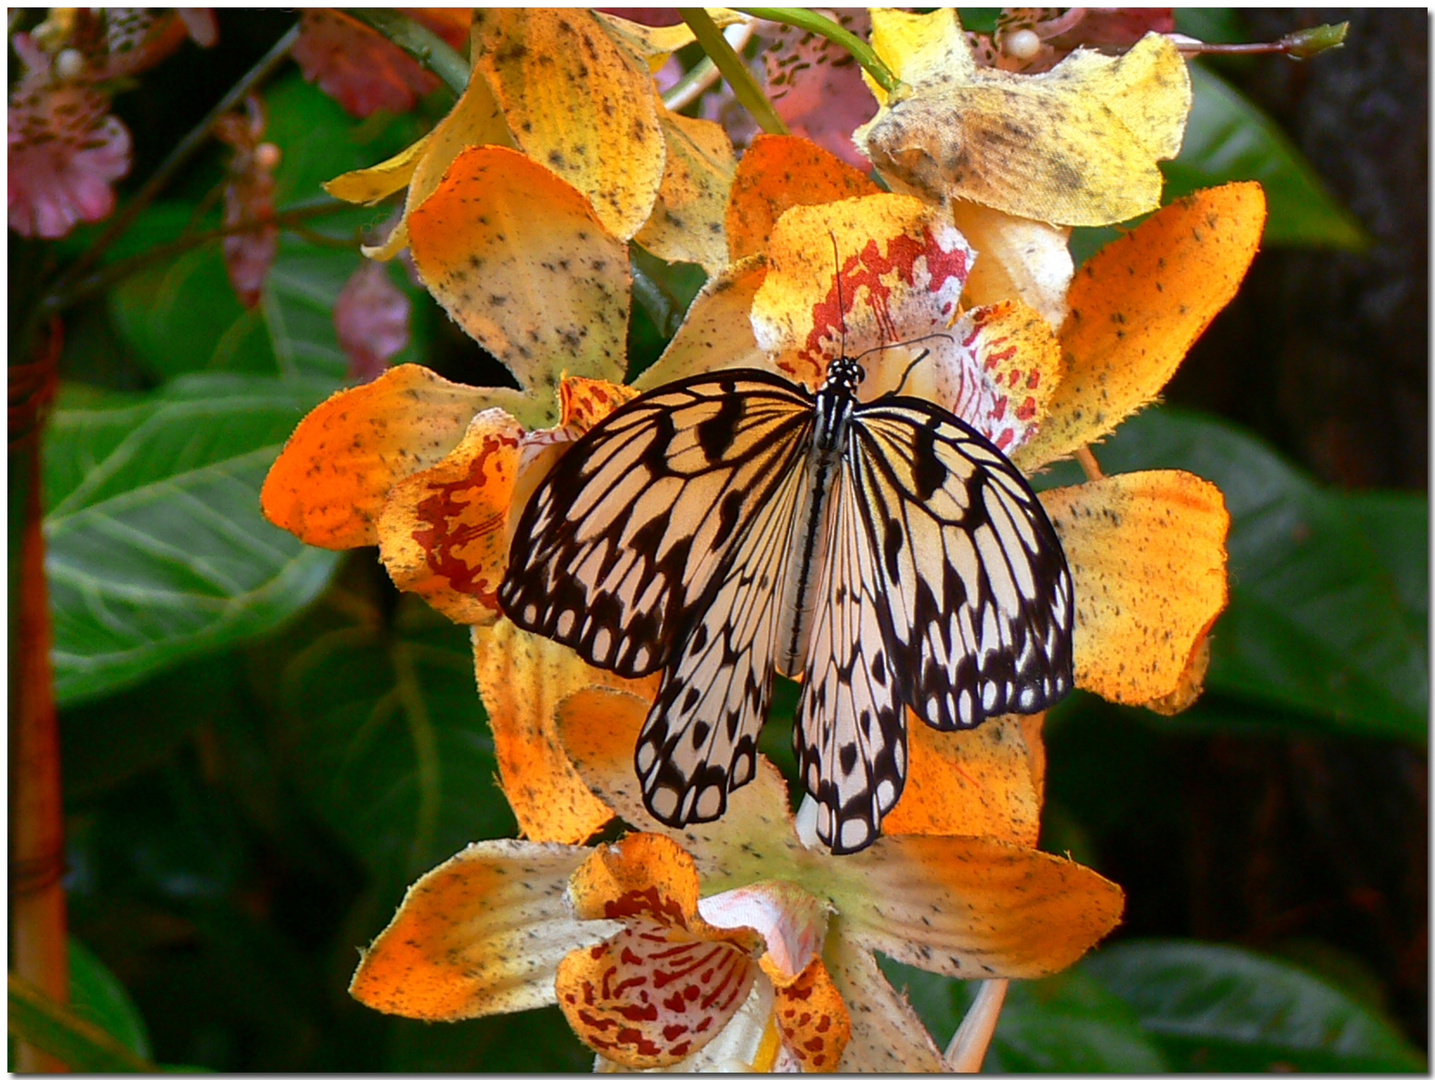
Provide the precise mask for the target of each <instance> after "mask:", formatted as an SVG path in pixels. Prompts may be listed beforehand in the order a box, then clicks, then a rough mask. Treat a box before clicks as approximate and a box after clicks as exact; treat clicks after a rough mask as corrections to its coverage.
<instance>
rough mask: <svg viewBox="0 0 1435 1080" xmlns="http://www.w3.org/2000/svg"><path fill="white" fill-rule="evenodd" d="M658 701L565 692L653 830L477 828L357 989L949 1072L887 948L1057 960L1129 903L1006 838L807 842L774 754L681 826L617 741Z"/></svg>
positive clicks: (994, 961) (462, 1011) (590, 750)
mask: <svg viewBox="0 0 1435 1080" xmlns="http://www.w3.org/2000/svg"><path fill="white" fill-rule="evenodd" d="M647 707H648V706H647V701H646V700H645V699H644V698H643V697H642V696H638V695H634V694H630V693H626V692H623V691H614V690H603V689H597V688H589V689H586V690H582V691H579V692H578V693H576V694H573V695H571V696H570V697H568V698H567V699H566V700H565V701H564V702H563V703H562V705H561V707H560V710H559V712H560V725H561V728H562V731H563V733H564V736H565V738H566V739H567V740H568V742H569V745H570V747H571V748H572V750H573V754H574V757H575V759H576V761H577V762H578V767H579V768H580V769H581V770H582V775H583V778H584V780H585V781H586V782H587V783H588V784H590V785H591V786H592V788H593V790H594V791H596V792H598V793H599V794H600V795H601V797H602V798H603V799H604V800H605V801H606V802H607V803H609V804H610V805H613V806H615V807H617V808H618V809H619V811H620V813H621V814H622V816H623V817H624V819H625V820H628V821H630V822H632V823H633V824H634V825H636V826H637V827H639V828H640V829H643V830H645V831H642V832H638V833H636V834H633V835H630V836H628V837H626V838H624V839H623V840H621V841H619V842H618V843H616V844H613V845H610V846H605V847H600V848H598V849H588V848H582V847H570V846H567V845H562V844H551V843H550V844H537V843H524V842H520V841H489V842H486V843H482V844H475V845H472V846H470V847H469V848H467V849H466V850H465V851H463V852H461V853H459V854H458V855H456V856H455V857H454V858H452V859H450V860H449V861H448V862H446V863H444V864H443V865H442V866H440V867H438V868H436V869H435V870H433V871H431V872H430V873H429V874H427V875H425V876H424V877H423V878H421V879H420V880H419V881H418V882H417V883H416V884H415V885H414V886H413V887H412V888H411V889H410V890H409V893H408V895H407V897H406V898H405V900H404V904H403V906H402V907H401V908H400V909H399V912H398V913H397V914H396V915H395V917H394V920H393V921H392V922H391V923H390V925H389V927H388V928H387V929H386V930H385V931H384V932H383V933H382V934H380V935H379V937H378V938H377V939H376V940H375V942H374V944H373V945H372V946H371V947H370V949H369V950H367V951H366V953H365V955H364V959H363V962H362V963H361V964H360V966H359V969H358V971H357V972H356V973H355V976H354V980H353V983H352V984H351V987H350V991H351V993H353V994H354V996H355V997H356V998H358V999H359V1000H360V1001H362V1002H364V1003H365V1004H367V1005H370V1006H372V1007H374V1008H378V1009H381V1010H383V1011H386V1012H394V1013H398V1014H400V1015H404V1016H414V1017H420V1018H423V1019H429V1020H439V1019H444V1020H456V1019H463V1018H467V1017H473V1016H481V1015H486V1014H490V1013H495V1012H508V1011H513V1010H516V1009H524V1008H534V1007H538V1006H541V1005H544V1004H550V1003H553V1002H554V1001H556V1002H557V1003H558V1004H559V1005H560V1006H561V1007H562V1008H563V1011H564V1014H565V1015H566V1016H567V1017H568V1019H569V1021H570V1023H572V1024H573V1027H574V1030H575V1031H576V1032H577V1033H578V1034H579V1036H580V1037H582V1038H583V1039H584V1040H585V1041H587V1042H588V1044H589V1045H590V1046H592V1047H593V1048H594V1049H595V1050H596V1051H597V1052H598V1053H599V1054H600V1055H602V1057H603V1058H604V1059H606V1060H608V1061H610V1062H614V1063H617V1064H620V1065H624V1066H627V1067H630V1068H672V1067H674V1066H677V1065H679V1064H681V1065H682V1066H683V1067H684V1068H705V1067H706V1068H713V1067H719V1066H722V1065H724V1064H727V1065H732V1064H740V1065H742V1066H744V1067H747V1068H757V1069H764V1070H771V1069H774V1068H782V1067H795V1066H800V1067H802V1068H804V1069H807V1070H813V1071H816V1070H831V1069H834V1068H836V1067H839V1065H840V1067H841V1068H843V1069H855V1070H863V1071H883V1072H894V1071H933V1070H936V1069H939V1068H940V1067H941V1057H940V1054H939V1053H938V1051H937V1048H936V1047H935V1046H934V1045H933V1044H932V1042H931V1039H930V1037H929V1036H928V1035H927V1033H926V1031H925V1030H924V1029H923V1028H922V1026H921V1024H920V1022H919V1021H918V1020H917V1018H916V1016H915V1014H914V1013H913V1012H912V1010H911V1008H910V1007H909V1006H908V1005H907V1004H906V1002H905V1000H904V999H903V998H902V997H901V996H899V995H898V994H897V993H896V992H895V991H894V990H893V989H892V987H891V986H890V985H889V984H888V983H887V981H886V979H885V977H884V976H883V975H882V973H881V972H880V970H879V969H878V967H877V965H876V962H875V960H874V950H875V951H881V952H883V953H885V954H886V955H888V956H892V957H894V958H896V959H899V960H901V961H903V962H904V963H909V964H913V965H916V966H919V967H923V968H926V969H927V970H932V971H939V972H943V973H947V974H955V975H959V976H968V977H971V976H975V977H1020V978H1028V977H1037V976H1039V975H1042V974H1046V973H1049V972H1051V971H1055V970H1059V969H1060V968H1062V967H1065V966H1066V965H1068V964H1070V963H1071V962H1072V961H1074V960H1075V959H1076V958H1077V957H1078V956H1080V955H1081V953H1083V952H1084V951H1085V950H1086V949H1088V948H1090V947H1091V945H1092V944H1094V943H1095V942H1096V941H1097V940H1098V939H1099V938H1100V937H1101V936H1102V935H1104V934H1105V933H1107V932H1108V931H1109V930H1110V929H1111V927H1112V926H1113V925H1114V924H1115V922H1116V920H1117V918H1118V917H1119V914H1120V909H1121V893H1120V890H1119V889H1118V888H1116V886H1114V885H1112V884H1111V883H1110V882H1107V881H1105V880H1103V879H1102V878H1100V877H1099V876H1098V875H1096V874H1094V873H1092V872H1091V871H1089V870H1087V869H1085V868H1084V867H1081V866H1077V865H1076V864H1074V863H1072V862H1070V861H1069V860H1066V859H1062V858H1058V857H1056V856H1052V855H1047V854H1045V853H1043V852H1038V851H1036V850H1034V849H1033V848H1031V847H1029V846H1026V845H1023V844H1020V843H1016V842H1013V841H1011V840H1008V839H1002V838H998V837H996V836H988V837H946V836H917V835H909V836H887V837H883V838H881V839H879V840H878V841H876V843H874V844H873V845H872V846H871V847H870V848H868V849H867V850H865V851H862V852H860V853H858V854H856V855H851V856H844V857H834V856H832V855H830V854H829V853H828V852H826V851H825V850H823V849H820V848H819V849H812V848H809V847H807V846H805V845H804V843H803V842H802V839H801V835H802V832H803V828H804V827H803V825H802V824H801V823H794V821H793V819H792V817H791V815H790V813H789V812H788V810H787V801H786V791H785V787H784V785H783V782H782V779H781V777H780V776H779V775H778V773H777V771H776V770H775V769H774V768H773V767H772V766H771V765H770V764H769V763H768V762H767V761H766V760H762V761H760V763H759V767H758V775H757V777H756V779H755V780H754V781H753V782H752V783H751V784H749V785H748V786H747V787H744V788H742V789H741V790H740V791H738V792H735V793H734V794H733V797H732V800H731V802H730V804H729V812H728V814H727V815H726V816H725V817H724V818H723V819H722V820H720V821H716V822H712V823H710V824H707V825H702V826H695V827H692V828H689V829H686V830H683V831H681V832H679V831H677V830H671V829H666V828H664V827H663V826H662V825H660V824H659V823H657V822H655V821H653V819H652V818H650V817H649V816H648V815H647V812H646V811H645V810H644V808H643V806H642V803H641V800H640V799H639V797H638V795H637V792H636V786H635V783H634V780H633V775H632V767H631V759H630V753H629V752H626V751H623V750H619V749H618V747H619V744H622V743H626V745H628V746H631V744H632V740H633V739H634V738H636V734H637V730H638V726H639V725H640V724H641V722H642V717H643V714H644V713H645V712H646V710H647ZM608 732H612V733H613V737H609V735H608V734H607V733H608ZM948 776H949V777H950V778H952V779H951V781H950V782H951V783H959V781H957V780H956V779H955V776H956V774H955V773H954V772H949V773H948ZM809 831H810V830H809ZM808 839H809V840H810V839H811V837H810V836H809V837H808Z"/></svg>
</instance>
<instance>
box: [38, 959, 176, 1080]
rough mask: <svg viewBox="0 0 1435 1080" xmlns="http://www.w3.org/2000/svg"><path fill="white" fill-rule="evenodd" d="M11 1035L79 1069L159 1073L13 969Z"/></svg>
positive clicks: (142, 1059) (131, 1051) (123, 1045)
mask: <svg viewBox="0 0 1435 1080" xmlns="http://www.w3.org/2000/svg"><path fill="white" fill-rule="evenodd" d="M9 1015H10V1035H11V1037H12V1038H15V1039H19V1040H21V1041H22V1042H27V1043H29V1044H30V1045H32V1046H35V1047H37V1048H39V1049H40V1050H43V1051H45V1052H46V1053H47V1054H51V1055H53V1056H55V1057H57V1058H59V1059H60V1060H61V1061H64V1062H66V1063H67V1064H69V1065H70V1066H71V1067H73V1068H74V1069H75V1070H76V1071H78V1072H155V1071H156V1069H157V1066H156V1065H155V1064H154V1062H152V1061H148V1060H146V1059H145V1058H143V1057H141V1056H140V1055H138V1054H136V1053H135V1052H134V1051H133V1050H131V1049H130V1048H129V1047H128V1046H126V1045H125V1044H124V1043H122V1042H120V1041H119V1040H118V1039H116V1038H115V1037H114V1036H113V1035H111V1034H110V1033H109V1032H107V1031H105V1030H104V1029H103V1028H101V1027H99V1026H98V1025H96V1024H94V1023H91V1022H90V1021H89V1020H85V1019H82V1018H81V1017H80V1016H78V1015H76V1013H75V1012H74V1011H73V1010H71V1009H67V1008H66V1007H65V1006H63V1005H60V1004H58V1003H57V1002H55V1001H53V1000H52V999H50V998H48V997H46V996H45V995H44V994H43V993H41V992H40V990H38V989H37V988H36V987H35V986H34V985H33V984H32V983H29V982H26V981H25V980H24V979H22V978H20V977H19V976H18V975H16V974H15V973H14V972H13V971H12V972H10V1013H9Z"/></svg>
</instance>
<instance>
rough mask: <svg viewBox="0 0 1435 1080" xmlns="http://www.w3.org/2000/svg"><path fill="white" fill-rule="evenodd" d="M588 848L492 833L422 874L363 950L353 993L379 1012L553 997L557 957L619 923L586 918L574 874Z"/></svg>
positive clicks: (442, 1010)
mask: <svg viewBox="0 0 1435 1080" xmlns="http://www.w3.org/2000/svg"><path fill="white" fill-rule="evenodd" d="M588 854H589V852H588V850H587V849H586V848H574V847H568V846H567V845H564V844H533V843H527V842H524V841H520V840H488V841H484V842H483V843H480V844H471V845H469V846H468V847H467V848H465V849H464V850H463V851H461V852H459V853H458V854H457V855H455V856H454V857H453V858H452V859H449V860H448V862H446V863H443V864H442V865H440V866H438V867H437V868H435V869H433V870H430V871H429V872H428V873H427V874H425V875H424V876H423V877H421V878H419V880H418V881H417V882H415V883H414V884H413V885H412V886H410V888H409V891H408V893H407V894H406V895H405V897H404V902H403V905H402V906H401V907H400V908H399V910H398V914H396V915H395V916H394V918H393V921H392V922H391V923H389V925H388V927H387V928H385V930H384V932H383V933H381V934H380V935H379V936H378V937H377V938H376V939H375V940H374V943H373V944H372V945H371V946H369V948H368V949H366V950H365V951H364V956H363V960H362V961H361V962H360V964H359V969H358V971H356V972H355V973H354V978H353V981H352V982H351V983H350V984H349V993H350V994H352V995H353V996H354V997H355V998H356V999H358V1000H359V1001H361V1002H363V1003H364V1004H365V1005H368V1006H369V1007H370V1008H373V1009H378V1010H379V1011H380V1012H388V1013H396V1014H398V1015H400V1016H411V1017H415V1018H417V1019H421V1020H463V1019H467V1018H469V1017H474V1016H488V1015H490V1014H493V1013H505V1012H516V1011H518V1010H520V1009H535V1008H539V1007H541V1006H543V1005H551V1004H553V1003H554V1001H555V1000H556V997H555V994H554V989H553V978H554V973H555V972H556V971H557V968H558V962H559V961H560V960H561V959H562V958H563V956H565V955H566V954H567V953H569V952H570V951H572V950H573V949H576V948H583V947H586V946H589V945H591V944H593V943H595V942H597V941H601V940H602V939H603V938H605V937H607V936H608V935H610V934H612V933H613V932H614V930H616V929H617V925H616V924H614V923H610V922H605V921H603V920H595V921H589V922H579V921H578V920H577V919H575V918H574V917H573V913H572V910H571V908H570V907H569V903H568V878H569V875H571V874H572V873H573V871H574V870H575V869H577V868H578V867H579V866H580V865H581V864H582V863H583V861H584V860H585V859H586V858H587V857H588Z"/></svg>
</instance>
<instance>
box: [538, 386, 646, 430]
mask: <svg viewBox="0 0 1435 1080" xmlns="http://www.w3.org/2000/svg"><path fill="white" fill-rule="evenodd" d="M558 393H559V411H560V413H561V417H560V419H559V423H560V424H562V425H563V426H564V427H566V428H572V429H573V431H574V432H575V433H577V434H578V435H582V434H583V433H584V432H586V431H587V430H588V429H589V428H590V427H592V426H593V425H594V424H596V423H597V422H598V421H599V420H602V419H603V418H604V417H605V416H607V415H608V414H609V413H610V412H612V411H613V410H614V409H616V408H617V407H618V406H620V405H623V404H626V403H627V402H629V401H632V400H633V399H634V398H635V397H637V396H638V391H637V390H635V389H633V388H632V387H631V386H624V385H623V384H622V383H614V382H609V381H608V380H607V379H584V378H580V377H578V376H571V377H569V378H566V379H564V380H563V385H562V386H560V387H559V390H558Z"/></svg>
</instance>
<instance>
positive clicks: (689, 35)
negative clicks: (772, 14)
mask: <svg viewBox="0 0 1435 1080" xmlns="http://www.w3.org/2000/svg"><path fill="white" fill-rule="evenodd" d="M706 10H707V13H708V15H710V16H711V17H712V20H713V23H714V24H715V25H716V26H717V27H718V29H722V28H723V27H726V26H731V25H732V24H733V23H737V22H744V21H746V20H747V16H746V15H740V14H738V13H737V12H736V11H733V10H731V9H729V8H707V9H706ZM593 14H594V15H595V16H597V19H598V21H599V22H600V23H602V24H603V26H604V27H605V28H606V29H607V30H608V33H609V34H611V35H612V36H613V40H615V41H617V42H618V43H619V44H620V45H622V46H623V47H624V48H625V49H627V50H628V51H629V52H630V53H632V54H633V55H634V56H636V57H639V58H641V59H643V60H657V59H661V58H665V57H666V56H667V55H668V54H669V53H674V52H677V51H678V50H679V49H681V48H682V47H683V46H684V45H691V44H692V43H693V42H694V41H695V40H696V38H694V37H693V31H692V27H690V26H688V24H687V23H674V24H673V25H671V26H645V25H643V24H642V23H637V22H632V21H631V20H629V19H624V18H622V17H621V16H618V15H609V14H607V13H606V12H602V11H595V12H594V13H593Z"/></svg>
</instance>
